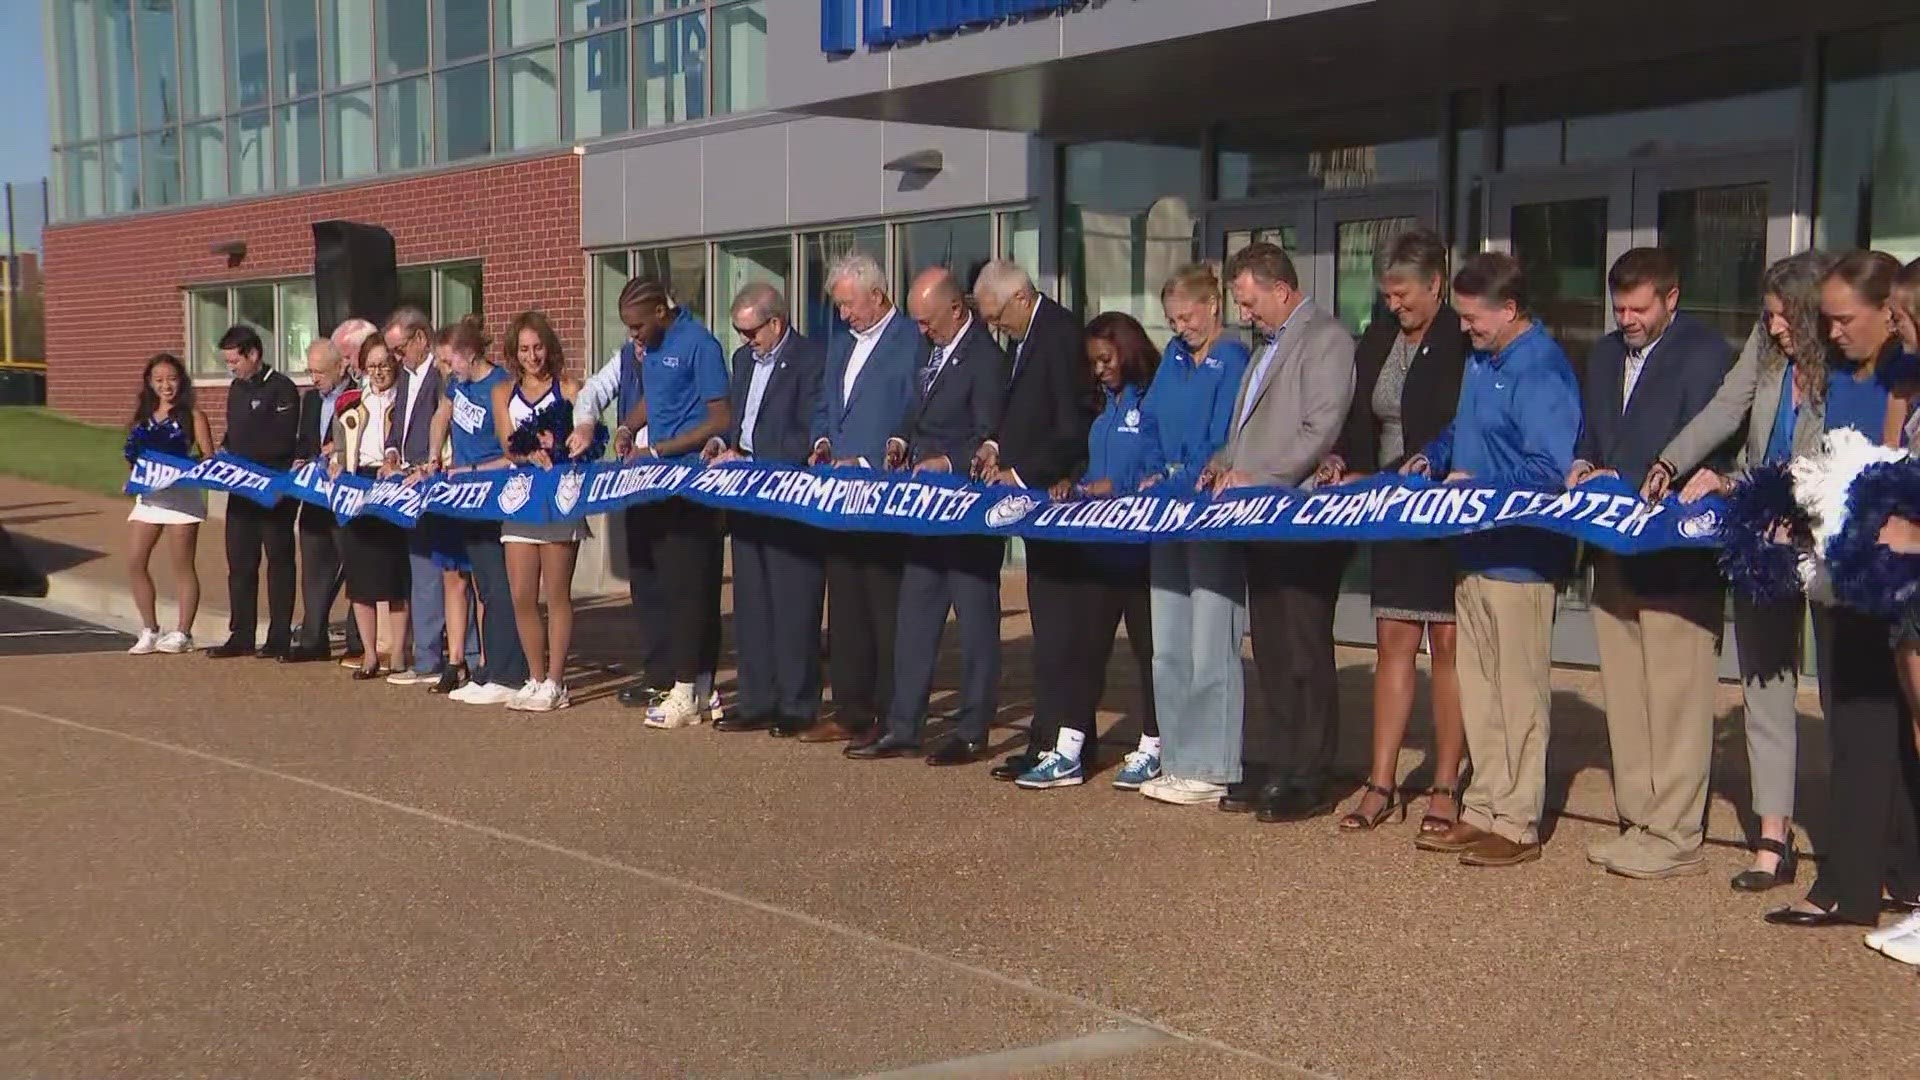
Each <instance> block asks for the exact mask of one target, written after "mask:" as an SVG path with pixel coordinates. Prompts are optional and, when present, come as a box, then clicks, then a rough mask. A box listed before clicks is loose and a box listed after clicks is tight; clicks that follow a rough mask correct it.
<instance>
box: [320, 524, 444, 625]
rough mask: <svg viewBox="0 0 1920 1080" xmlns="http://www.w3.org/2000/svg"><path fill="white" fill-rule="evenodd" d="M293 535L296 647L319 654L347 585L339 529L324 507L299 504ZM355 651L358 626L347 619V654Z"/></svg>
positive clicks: (350, 619)
mask: <svg viewBox="0 0 1920 1080" xmlns="http://www.w3.org/2000/svg"><path fill="white" fill-rule="evenodd" d="M297 531H298V533H299V537H300V647H301V648H302V649H306V650H310V651H313V652H321V651H324V650H326V649H328V648H330V644H329V642H328V640H327V626H328V622H329V620H330V619H331V617H332V614H333V601H334V599H335V598H336V597H338V596H339V595H340V590H341V589H342V588H345V587H346V582H347V575H346V567H345V564H344V562H343V560H342V558H341V554H340V526H339V524H338V523H337V521H336V519H335V518H334V516H333V512H332V511H330V510H328V509H327V508H326V507H324V506H315V505H313V504H312V503H301V504H300V514H299V527H298V530H297ZM436 584H437V582H436ZM359 651H361V650H360V626H359V624H358V623H356V622H355V621H354V620H353V619H352V618H348V619H347V653H348V654H349V655H351V654H353V653H357V652H359Z"/></svg>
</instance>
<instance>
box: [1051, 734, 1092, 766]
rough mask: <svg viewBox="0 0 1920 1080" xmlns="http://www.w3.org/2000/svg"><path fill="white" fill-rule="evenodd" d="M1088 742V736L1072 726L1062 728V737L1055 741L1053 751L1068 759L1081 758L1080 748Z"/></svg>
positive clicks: (1076, 759) (1075, 759)
mask: <svg viewBox="0 0 1920 1080" xmlns="http://www.w3.org/2000/svg"><path fill="white" fill-rule="evenodd" d="M1086 744H1087V737H1086V736H1085V735H1084V734H1082V733H1080V732H1078V731H1075V730H1073V729H1072V728H1061V729H1060V737H1059V738H1058V739H1056V740H1055V741H1054V744H1053V752H1054V753H1056V754H1059V755H1060V756H1061V757H1063V758H1066V759H1067V760H1068V761H1079V760H1080V748H1081V747H1082V746H1085V745H1086Z"/></svg>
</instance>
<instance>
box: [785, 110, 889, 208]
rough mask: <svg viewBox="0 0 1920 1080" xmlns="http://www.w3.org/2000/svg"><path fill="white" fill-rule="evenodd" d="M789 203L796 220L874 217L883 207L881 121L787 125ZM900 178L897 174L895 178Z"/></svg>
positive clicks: (886, 178) (885, 179)
mask: <svg viewBox="0 0 1920 1080" xmlns="http://www.w3.org/2000/svg"><path fill="white" fill-rule="evenodd" d="M787 139H788V143H787V185H788V186H787V206H788V209H789V212H790V216H791V219H792V220H793V221H795V222H809V221H839V220H843V219H846V218H858V217H872V216H874V215H875V214H878V213H879V212H880V209H881V207H882V206H883V205H884V196H883V195H882V193H881V185H882V184H884V183H887V182H888V181H889V177H890V175H891V174H888V173H885V172H882V171H881V168H880V166H881V164H882V163H883V162H885V161H886V158H885V157H884V156H883V150H882V139H881V135H880V125H879V124H876V123H871V122H868V121H861V120H835V119H825V118H822V119H805V120H796V121H794V122H793V123H791V124H788V125H787ZM895 179H897V177H895Z"/></svg>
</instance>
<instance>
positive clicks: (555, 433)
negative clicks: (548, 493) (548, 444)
mask: <svg viewBox="0 0 1920 1080" xmlns="http://www.w3.org/2000/svg"><path fill="white" fill-rule="evenodd" d="M542 434H545V435H550V436H552V443H553V446H552V448H551V449H549V450H548V451H547V454H548V456H550V457H551V458H553V463H554V464H555V465H559V464H562V463H564V462H571V461H575V460H579V461H598V460H600V456H601V455H602V454H604V453H606V450H607V437H608V436H607V425H605V424H601V423H595V424H594V426H593V442H592V443H591V444H590V445H589V446H588V447H587V452H586V453H584V454H582V455H580V457H579V458H577V459H576V458H574V457H573V456H571V455H569V454H568V453H567V439H568V437H570V436H571V435H572V434H573V402H571V401H568V400H567V399H566V398H556V399H555V400H554V402H553V403H552V404H551V405H548V406H547V407H546V408H544V409H541V410H540V411H539V412H537V413H534V414H533V415H532V416H529V417H527V418H526V419H525V420H522V421H520V426H519V427H516V428H514V429H513V433H512V434H511V435H508V436H507V450H508V451H509V452H511V453H513V454H515V455H517V456H519V457H526V456H528V455H529V454H532V453H534V452H535V451H537V450H539V449H541V446H540V436H541V435H542Z"/></svg>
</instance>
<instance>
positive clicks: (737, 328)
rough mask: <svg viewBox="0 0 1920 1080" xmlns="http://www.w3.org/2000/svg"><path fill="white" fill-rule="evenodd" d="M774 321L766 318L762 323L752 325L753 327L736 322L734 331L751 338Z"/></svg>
mask: <svg viewBox="0 0 1920 1080" xmlns="http://www.w3.org/2000/svg"><path fill="white" fill-rule="evenodd" d="M772 322H773V320H772V319H766V320H764V321H762V322H761V323H760V325H758V326H755V327H752V328H751V329H749V328H748V327H744V326H741V325H740V324H739V323H734V324H733V332H734V333H736V334H739V335H740V336H741V337H743V338H750V337H752V336H754V335H755V334H758V333H759V332H760V331H762V330H765V329H766V328H767V327H768V326H769V325H771V324H772Z"/></svg>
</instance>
